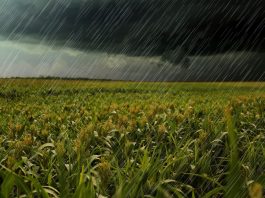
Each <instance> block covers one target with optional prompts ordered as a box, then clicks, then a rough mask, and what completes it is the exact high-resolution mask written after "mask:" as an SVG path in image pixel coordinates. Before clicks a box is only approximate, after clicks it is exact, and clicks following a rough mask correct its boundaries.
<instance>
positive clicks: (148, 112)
mask: <svg viewBox="0 0 265 198" xmlns="http://www.w3.org/2000/svg"><path fill="white" fill-rule="evenodd" d="M0 86H1V91H0V192H1V194H0V197H16V196H22V195H26V196H28V197H100V196H101V197H117V198H123V197H132V198H134V197H223V196H226V197H247V196H248V195H249V196H251V197H257V198H259V197H260V196H262V188H263V187H264V183H265V146H264V142H265V83H223V84H222V83H197V84H196V83H137V82H100V81H77V80H76V81H63V80H32V79H31V80H0Z"/></svg>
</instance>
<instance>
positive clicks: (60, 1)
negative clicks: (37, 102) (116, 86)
mask: <svg viewBox="0 0 265 198" xmlns="http://www.w3.org/2000/svg"><path fill="white" fill-rule="evenodd" d="M264 4H265V2H264V1H263V0H238V1H237V0H233V1H230V0H222V1H220V0H218V1H217V0H23V1H21V0H0V61H1V62H0V76H1V77H11V76H23V77H26V76H61V77H83V78H107V79H123V80H173V81H175V80H189V81H190V80H200V81H201V80H262V79H264V72H265V65H264V58H265V57H264V53H263V52H264V50H265V12H264V8H265V6H264ZM220 57H221V58H220ZM217 66H218V69H217ZM239 70H240V71H241V72H238V71H239ZM242 72H243V73H242Z"/></svg>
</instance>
